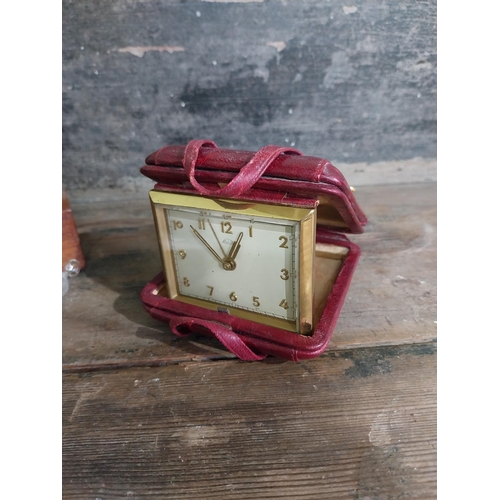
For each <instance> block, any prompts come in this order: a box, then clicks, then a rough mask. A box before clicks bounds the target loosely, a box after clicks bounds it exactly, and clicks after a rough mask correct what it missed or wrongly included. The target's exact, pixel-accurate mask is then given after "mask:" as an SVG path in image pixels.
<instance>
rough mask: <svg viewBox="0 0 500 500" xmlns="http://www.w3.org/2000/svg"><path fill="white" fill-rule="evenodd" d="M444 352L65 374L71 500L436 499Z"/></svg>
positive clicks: (397, 350) (421, 348)
mask: <svg viewBox="0 0 500 500" xmlns="http://www.w3.org/2000/svg"><path fill="white" fill-rule="evenodd" d="M435 375H436V355H435V346H434V345H433V344H426V345H412V346H402V347H379V348H370V349H356V350H351V351H343V352H330V353H327V354H323V355H322V356H321V357H319V358H316V359H313V360H308V361H304V362H302V363H300V364H297V363H292V362H279V361H277V360H275V359H270V360H267V361H264V362H260V363H243V362H240V361H237V360H226V361H217V362H203V363H192V362H187V363H181V364H179V365H171V366H167V367H159V368H129V369H126V370H119V371H104V372H100V373H86V374H67V375H65V376H64V377H63V497H64V498H65V499H68V500H69V499H82V498H92V499H94V498H99V499H102V500H107V499H113V500H115V499H119V498H157V499H166V498H168V499H170V500H173V499H189V500H191V499H194V498H196V499H198V498H200V499H207V500H208V499H219V498H224V499H228V500H230V499H238V500H242V499H264V498H273V499H275V498H284V499H287V500H292V499H297V500H298V499H313V498H314V499H325V500H326V499H328V500H330V499H332V498H334V499H336V500H337V499H338V500H341V499H357V500H360V499H368V498H372V499H380V500H388V499H395V498H411V499H431V498H435V497H436V377H435Z"/></svg>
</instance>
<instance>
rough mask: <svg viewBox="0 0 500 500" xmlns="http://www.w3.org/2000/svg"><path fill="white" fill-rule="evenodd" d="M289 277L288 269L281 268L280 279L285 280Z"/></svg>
mask: <svg viewBox="0 0 500 500" xmlns="http://www.w3.org/2000/svg"><path fill="white" fill-rule="evenodd" d="M289 277H290V273H289V272H288V269H285V268H283V269H282V270H281V274H280V278H281V279H282V280H285V281H286V280H287V279H288V278H289Z"/></svg>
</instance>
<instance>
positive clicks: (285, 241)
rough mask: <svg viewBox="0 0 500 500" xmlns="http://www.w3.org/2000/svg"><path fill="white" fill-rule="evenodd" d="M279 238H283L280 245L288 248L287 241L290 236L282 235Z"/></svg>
mask: <svg viewBox="0 0 500 500" xmlns="http://www.w3.org/2000/svg"><path fill="white" fill-rule="evenodd" d="M279 240H280V241H281V240H283V243H282V244H281V245H280V248H288V246H287V243H288V238H287V237H286V236H280V237H279Z"/></svg>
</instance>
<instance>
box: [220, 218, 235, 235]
mask: <svg viewBox="0 0 500 500" xmlns="http://www.w3.org/2000/svg"><path fill="white" fill-rule="evenodd" d="M220 225H221V229H222V232H223V233H226V234H233V231H232V229H233V226H232V225H231V223H230V222H228V221H227V220H226V221H223V222H221V223H220Z"/></svg>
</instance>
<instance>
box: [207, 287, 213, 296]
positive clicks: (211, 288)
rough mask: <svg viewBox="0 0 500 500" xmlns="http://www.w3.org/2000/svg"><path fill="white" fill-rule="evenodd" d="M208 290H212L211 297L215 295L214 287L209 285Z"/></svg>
mask: <svg viewBox="0 0 500 500" xmlns="http://www.w3.org/2000/svg"><path fill="white" fill-rule="evenodd" d="M207 287H208V288H210V294H209V295H210V297H211V296H212V294H213V293H214V287H213V286H210V285H207Z"/></svg>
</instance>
